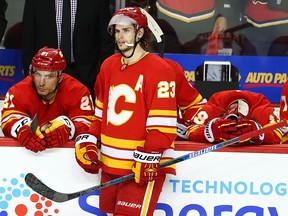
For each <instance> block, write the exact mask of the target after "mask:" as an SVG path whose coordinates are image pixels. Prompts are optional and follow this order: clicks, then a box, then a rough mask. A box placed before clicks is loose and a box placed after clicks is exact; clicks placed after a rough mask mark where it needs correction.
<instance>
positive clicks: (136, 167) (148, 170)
mask: <svg viewBox="0 0 288 216" xmlns="http://www.w3.org/2000/svg"><path fill="white" fill-rule="evenodd" d="M133 158H134V160H135V162H134V164H133V167H132V171H133V172H134V173H135V177H134V178H135V182H136V183H139V184H140V185H142V184H145V183H147V182H149V181H153V180H155V179H157V178H158V177H159V176H160V175H161V170H160V163H159V162H160V158H161V154H160V153H156V152H155V153H154V152H146V151H145V150H144V149H143V148H139V147H138V148H137V150H135V151H134V153H133Z"/></svg>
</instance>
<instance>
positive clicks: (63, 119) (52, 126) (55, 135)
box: [41, 116, 75, 148]
mask: <svg viewBox="0 0 288 216" xmlns="http://www.w3.org/2000/svg"><path fill="white" fill-rule="evenodd" d="M41 131H42V132H43V134H44V137H45V140H46V141H47V148H55V147H59V146H63V144H65V143H66V142H67V141H68V140H69V139H72V138H73V137H74V134H75V126H74V124H73V122H72V121H71V120H70V119H69V118H68V117H67V116H59V117H57V118H56V119H53V120H52V121H50V122H49V123H46V124H44V125H42V126H41Z"/></svg>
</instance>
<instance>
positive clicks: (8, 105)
mask: <svg viewBox="0 0 288 216" xmlns="http://www.w3.org/2000/svg"><path fill="white" fill-rule="evenodd" d="M13 98H14V95H13V94H9V92H8V93H7V94H6V96H5V100H4V104H3V108H5V109H9V108H13V107H15V106H14V104H13V102H12V99H13Z"/></svg>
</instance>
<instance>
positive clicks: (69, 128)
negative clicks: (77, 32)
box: [1, 47, 94, 153]
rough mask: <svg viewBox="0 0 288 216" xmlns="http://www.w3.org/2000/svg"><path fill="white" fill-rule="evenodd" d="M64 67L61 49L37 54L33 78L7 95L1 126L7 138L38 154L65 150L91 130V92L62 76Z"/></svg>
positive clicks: (32, 73)
mask: <svg viewBox="0 0 288 216" xmlns="http://www.w3.org/2000/svg"><path fill="white" fill-rule="evenodd" d="M65 66H66V61H65V59H64V57H63V55H62V52H61V50H60V49H52V48H48V47H44V48H42V49H40V50H39V51H38V52H37V54H36V55H35V56H34V57H33V59H32V63H31V66H30V76H29V77H26V78H25V79H24V80H22V81H20V82H19V83H17V84H15V85H14V86H12V87H11V88H10V89H9V90H8V92H7V94H6V97H5V101H4V107H3V110H2V125H1V126H2V130H3V133H4V135H5V136H8V137H14V138H16V139H18V141H19V142H20V143H21V145H22V146H24V147H25V148H26V149H28V150H31V151H33V152H35V153H36V152H39V151H43V150H45V149H46V148H54V147H58V146H62V145H63V144H64V143H66V142H67V141H68V140H69V139H74V138H75V136H77V135H78V134H79V133H81V132H83V131H86V130H88V128H89V126H90V123H91V121H92V120H93V118H94V106H93V101H92V98H91V95H90V92H89V91H88V89H87V88H86V87H85V86H84V85H83V84H81V83H80V82H79V81H77V80H76V79H74V78H72V77H71V76H69V75H68V74H64V73H63V70H64V69H65ZM35 116H36V118H35V119H34V117H35ZM32 119H34V120H33V122H34V123H33V124H34V125H35V121H36V127H35V128H34V126H32V123H31V122H32ZM30 126H31V127H30Z"/></svg>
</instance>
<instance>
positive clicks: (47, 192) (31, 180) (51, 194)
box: [25, 121, 287, 202]
mask: <svg viewBox="0 0 288 216" xmlns="http://www.w3.org/2000/svg"><path fill="white" fill-rule="evenodd" d="M286 125H287V123H286V121H282V122H279V123H277V124H274V125H271V126H269V127H266V128H262V129H260V130H255V131H252V132H250V133H246V134H243V135H241V136H239V137H236V138H233V139H230V140H227V141H224V142H221V143H218V144H215V145H212V146H209V147H207V148H204V149H201V150H199V151H195V152H191V153H188V154H186V155H183V156H180V157H177V158H175V159H173V160H169V161H166V162H164V163H161V165H160V167H161V168H163V167H167V166H170V165H173V164H176V163H179V162H182V161H185V160H188V159H191V158H195V157H197V156H200V155H203V154H206V153H209V152H212V151H215V150H218V149H220V148H223V147H226V146H229V145H232V144H235V143H238V142H241V141H245V140H247V139H250V138H252V137H255V136H258V135H260V134H262V133H265V132H267V131H270V130H275V129H277V128H280V127H283V126H286ZM133 178H134V173H131V174H129V175H125V176H122V177H119V178H116V179H114V180H112V181H109V182H105V183H102V184H100V185H97V186H93V187H90V188H87V189H84V190H81V191H78V192H74V193H61V192H57V191H55V190H53V189H51V188H50V187H48V186H47V185H45V184H44V183H43V182H41V180H39V179H38V178H37V177H36V176H35V175H33V174H32V173H28V174H27V175H26V176H25V182H26V184H27V185H28V186H29V187H30V188H32V189H33V190H34V191H36V192H37V193H39V194H41V195H42V196H44V197H46V198H48V199H50V200H52V201H55V202H66V201H69V200H72V199H74V198H77V197H80V196H83V195H85V194H88V193H91V192H94V191H97V190H101V189H103V188H106V187H109V186H111V185H115V184H118V183H120V182H123V181H126V180H130V179H133Z"/></svg>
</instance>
